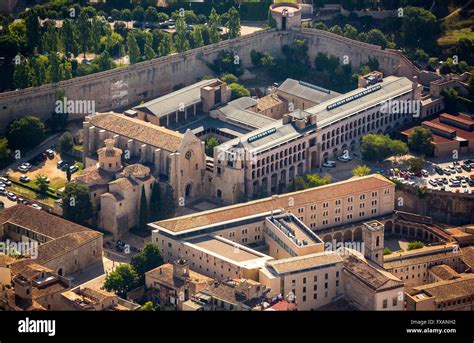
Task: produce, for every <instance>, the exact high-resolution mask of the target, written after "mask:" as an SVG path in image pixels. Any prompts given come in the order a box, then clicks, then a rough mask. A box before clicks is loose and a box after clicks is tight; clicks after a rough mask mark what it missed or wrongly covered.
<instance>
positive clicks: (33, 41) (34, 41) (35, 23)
mask: <svg viewBox="0 0 474 343" xmlns="http://www.w3.org/2000/svg"><path fill="white" fill-rule="evenodd" d="M25 27H26V38H27V39H26V45H27V48H28V50H29V51H33V50H34V48H37V47H39V43H40V33H41V29H40V24H39V20H38V14H37V13H36V11H35V10H32V9H30V10H28V11H26V15H25Z"/></svg>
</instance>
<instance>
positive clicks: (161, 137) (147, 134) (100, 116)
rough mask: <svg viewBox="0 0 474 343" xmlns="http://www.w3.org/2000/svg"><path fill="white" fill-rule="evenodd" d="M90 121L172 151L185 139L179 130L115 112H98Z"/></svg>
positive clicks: (111, 130) (119, 133) (125, 135)
mask: <svg viewBox="0 0 474 343" xmlns="http://www.w3.org/2000/svg"><path fill="white" fill-rule="evenodd" d="M90 123H91V124H92V125H94V126H96V127H98V128H101V129H104V130H106V131H110V132H113V133H116V134H118V135H120V136H124V137H128V138H132V139H135V140H137V141H139V142H142V143H145V144H149V145H151V146H153V147H157V148H162V149H164V150H167V151H170V152H175V151H177V150H178V148H179V146H180V145H181V141H182V139H183V135H182V134H180V133H178V132H175V131H171V130H168V129H166V128H164V127H161V126H158V125H154V124H151V123H147V122H145V121H143V120H140V119H136V118H130V117H127V116H124V115H122V114H118V113H113V112H109V113H97V114H96V115H93V116H91V117H90Z"/></svg>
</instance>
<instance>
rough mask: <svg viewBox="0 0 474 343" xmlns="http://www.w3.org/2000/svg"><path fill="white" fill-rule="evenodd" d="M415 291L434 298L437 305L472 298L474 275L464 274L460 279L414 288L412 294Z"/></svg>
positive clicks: (473, 293)
mask: <svg viewBox="0 0 474 343" xmlns="http://www.w3.org/2000/svg"><path fill="white" fill-rule="evenodd" d="M416 291H424V292H426V293H428V294H429V295H431V296H433V297H435V303H437V304H439V303H442V302H445V301H450V300H454V299H459V298H465V297H472V296H473V295H474V274H465V275H463V277H462V278H460V279H454V280H443V281H439V282H435V283H430V284H427V285H423V286H418V287H414V292H416Z"/></svg>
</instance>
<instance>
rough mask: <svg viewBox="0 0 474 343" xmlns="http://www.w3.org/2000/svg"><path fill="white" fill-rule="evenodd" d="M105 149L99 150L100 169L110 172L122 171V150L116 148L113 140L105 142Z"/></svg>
mask: <svg viewBox="0 0 474 343" xmlns="http://www.w3.org/2000/svg"><path fill="white" fill-rule="evenodd" d="M104 143H105V148H101V149H99V150H97V155H98V156H99V167H100V168H101V169H102V170H105V171H109V172H118V171H119V170H120V169H122V161H121V158H122V149H119V148H115V147H114V140H113V139H106V140H105V141H104Z"/></svg>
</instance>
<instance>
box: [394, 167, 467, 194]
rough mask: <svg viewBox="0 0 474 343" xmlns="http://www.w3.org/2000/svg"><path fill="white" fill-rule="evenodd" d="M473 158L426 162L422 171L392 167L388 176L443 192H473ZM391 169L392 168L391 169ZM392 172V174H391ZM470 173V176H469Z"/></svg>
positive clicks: (411, 184)
mask: <svg viewBox="0 0 474 343" xmlns="http://www.w3.org/2000/svg"><path fill="white" fill-rule="evenodd" d="M472 162H474V160H469V159H468V160H464V161H462V160H461V161H450V162H443V163H437V164H434V163H433V164H427V165H426V166H425V168H424V171H423V172H422V173H416V174H415V173H410V172H407V171H404V170H397V169H396V168H394V169H393V173H392V172H391V171H387V172H388V174H389V175H390V178H391V179H393V180H397V181H400V182H402V183H403V184H406V185H410V186H424V187H426V188H428V189H436V190H440V191H445V192H454V193H469V194H471V193H472V194H474V163H472ZM391 170H392V169H391ZM392 174H393V175H392ZM471 175H472V178H471Z"/></svg>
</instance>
